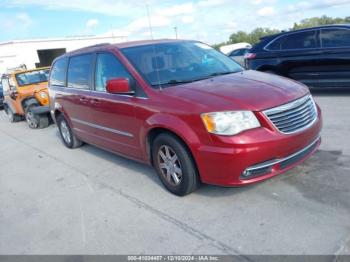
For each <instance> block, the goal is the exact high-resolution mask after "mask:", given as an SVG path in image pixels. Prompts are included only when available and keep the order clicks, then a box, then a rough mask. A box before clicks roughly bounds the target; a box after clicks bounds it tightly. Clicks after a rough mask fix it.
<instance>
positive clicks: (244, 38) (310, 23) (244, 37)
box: [214, 15, 350, 49]
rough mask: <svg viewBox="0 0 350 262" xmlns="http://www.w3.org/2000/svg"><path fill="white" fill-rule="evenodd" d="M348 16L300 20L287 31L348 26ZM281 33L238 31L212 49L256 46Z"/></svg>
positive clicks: (256, 30)
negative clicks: (244, 45)
mask: <svg viewBox="0 0 350 262" xmlns="http://www.w3.org/2000/svg"><path fill="white" fill-rule="evenodd" d="M349 23H350V16H348V17H345V18H339V17H336V18H332V17H329V16H326V15H324V16H321V17H312V18H307V19H303V20H301V21H300V22H299V23H294V25H293V27H292V28H290V29H288V30H297V29H303V28H308V27H314V26H319V25H330V24H349ZM280 32H281V31H280V30H278V29H270V28H262V27H258V28H256V29H254V30H253V31H251V32H249V33H247V32H244V31H238V32H236V33H233V34H231V35H230V38H229V40H228V41H227V42H223V43H219V44H216V45H214V48H216V49H219V48H220V47H221V46H223V45H229V44H235V43H241V42H247V43H250V44H256V43H258V42H259V41H260V38H262V37H264V36H268V35H273V34H278V33H280Z"/></svg>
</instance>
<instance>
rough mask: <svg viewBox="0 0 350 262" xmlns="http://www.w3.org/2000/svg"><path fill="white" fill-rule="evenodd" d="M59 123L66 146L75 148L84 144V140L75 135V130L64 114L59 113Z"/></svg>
mask: <svg viewBox="0 0 350 262" xmlns="http://www.w3.org/2000/svg"><path fill="white" fill-rule="evenodd" d="M57 125H58V129H59V131H60V135H61V138H62V141H63V144H64V145H65V146H66V147H68V148H70V149H73V148H78V147H81V146H82V145H83V142H82V141H81V140H80V139H79V138H77V137H76V136H75V135H74V133H73V130H72V129H71V128H70V126H69V124H68V122H67V120H66V119H65V117H64V116H63V115H59V116H58V117H57Z"/></svg>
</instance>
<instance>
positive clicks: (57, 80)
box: [50, 58, 68, 86]
mask: <svg viewBox="0 0 350 262" xmlns="http://www.w3.org/2000/svg"><path fill="white" fill-rule="evenodd" d="M67 64H68V58H61V59H59V60H57V61H56V62H55V63H54V65H53V66H52V69H51V75H50V85H52V86H65V85H66V72H67Z"/></svg>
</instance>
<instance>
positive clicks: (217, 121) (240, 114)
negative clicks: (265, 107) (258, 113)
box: [201, 111, 260, 136]
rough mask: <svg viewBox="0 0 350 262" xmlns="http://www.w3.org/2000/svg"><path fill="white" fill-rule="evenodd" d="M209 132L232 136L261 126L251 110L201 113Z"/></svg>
mask: <svg viewBox="0 0 350 262" xmlns="http://www.w3.org/2000/svg"><path fill="white" fill-rule="evenodd" d="M201 117H202V120H203V122H204V125H205V127H206V128H207V130H208V132H209V133H213V134H217V135H226V136H232V135H235V134H238V133H240V132H242V131H244V130H247V129H252V128H256V127H259V126H260V123H259V121H258V119H257V118H256V117H255V115H254V114H253V112H251V111H228V112H213V113H205V114H201Z"/></svg>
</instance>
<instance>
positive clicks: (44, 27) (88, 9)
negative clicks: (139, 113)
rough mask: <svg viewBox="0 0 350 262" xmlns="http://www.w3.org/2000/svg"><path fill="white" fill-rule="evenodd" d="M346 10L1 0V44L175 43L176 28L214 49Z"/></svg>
mask: <svg viewBox="0 0 350 262" xmlns="http://www.w3.org/2000/svg"><path fill="white" fill-rule="evenodd" d="M348 10H350V0H308V1H304V0H192V1H191V0H139V1H137V0H0V42H6V41H11V40H18V39H32V38H56V37H69V36H81V35H95V36H104V35H112V34H113V35H114V36H127V38H128V40H139V39H150V38H151V35H153V37H154V38H175V29H174V28H175V27H176V28H177V33H178V37H179V38H182V39H196V40H201V41H203V42H207V43H209V44H214V43H219V42H222V41H227V40H228V38H229V36H230V34H232V33H234V32H236V31H239V30H243V31H250V30H253V29H254V28H256V27H269V28H276V29H288V28H290V27H292V26H293V23H294V22H298V21H300V20H301V19H304V18H309V17H314V16H321V15H327V16H332V17H346V16H349V15H350V13H349V12H348ZM148 14H149V16H148ZM148 17H149V18H150V19H148ZM149 22H150V23H149ZM150 24H151V26H152V34H151V33H150V32H151V31H150V27H149V25H150Z"/></svg>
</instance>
